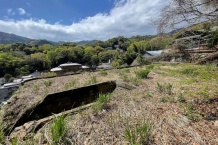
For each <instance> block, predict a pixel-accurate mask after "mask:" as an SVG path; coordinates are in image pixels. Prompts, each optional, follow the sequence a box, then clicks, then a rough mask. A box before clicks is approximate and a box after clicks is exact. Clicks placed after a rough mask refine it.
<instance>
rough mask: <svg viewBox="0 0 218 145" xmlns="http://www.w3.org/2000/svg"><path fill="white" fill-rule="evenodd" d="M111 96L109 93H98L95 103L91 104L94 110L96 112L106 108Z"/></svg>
mask: <svg viewBox="0 0 218 145" xmlns="http://www.w3.org/2000/svg"><path fill="white" fill-rule="evenodd" d="M111 97H112V95H111V94H100V95H99V97H98V99H97V100H96V103H95V104H94V105H93V110H94V112H98V111H99V110H101V109H104V108H106V106H107V103H108V102H109V100H110V99H111Z"/></svg>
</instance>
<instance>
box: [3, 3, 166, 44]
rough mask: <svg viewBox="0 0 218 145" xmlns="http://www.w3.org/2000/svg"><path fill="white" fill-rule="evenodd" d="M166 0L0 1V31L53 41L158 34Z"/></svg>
mask: <svg viewBox="0 0 218 145" xmlns="http://www.w3.org/2000/svg"><path fill="white" fill-rule="evenodd" d="M166 2H167V1H162V0H0V31H2V32H7V33H14V34H16V35H20V36H24V37H29V38H33V39H48V40H52V41H80V40H93V39H97V40H107V39H109V38H112V37H116V36H121V35H122V36H126V37H131V36H134V35H148V34H155V33H156V30H155V28H154V27H153V26H152V25H150V24H149V19H151V18H154V19H155V18H157V17H158V14H159V11H160V9H161V8H162V7H163V6H165V4H166Z"/></svg>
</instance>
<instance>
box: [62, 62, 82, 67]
mask: <svg viewBox="0 0 218 145" xmlns="http://www.w3.org/2000/svg"><path fill="white" fill-rule="evenodd" d="M62 66H81V64H79V63H64V64H61V65H60V67H62Z"/></svg>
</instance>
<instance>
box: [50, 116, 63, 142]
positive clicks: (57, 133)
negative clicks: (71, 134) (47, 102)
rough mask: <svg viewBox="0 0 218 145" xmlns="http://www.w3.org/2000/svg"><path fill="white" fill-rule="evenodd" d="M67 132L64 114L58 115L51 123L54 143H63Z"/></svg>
mask: <svg viewBox="0 0 218 145" xmlns="http://www.w3.org/2000/svg"><path fill="white" fill-rule="evenodd" d="M65 133H66V123H65V121H64V115H61V116H58V117H56V119H55V120H54V121H53V123H52V124H51V135H52V139H53V144H54V145H57V144H59V143H62V142H63V141H62V140H63V138H64V135H65Z"/></svg>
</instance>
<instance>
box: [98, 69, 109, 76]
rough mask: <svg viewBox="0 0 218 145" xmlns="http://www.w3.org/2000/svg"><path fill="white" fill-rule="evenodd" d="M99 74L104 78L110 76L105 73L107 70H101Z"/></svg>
mask: <svg viewBox="0 0 218 145" xmlns="http://www.w3.org/2000/svg"><path fill="white" fill-rule="evenodd" d="M99 74H100V75H102V76H106V75H108V73H107V71H105V70H101V71H100V72H99Z"/></svg>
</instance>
